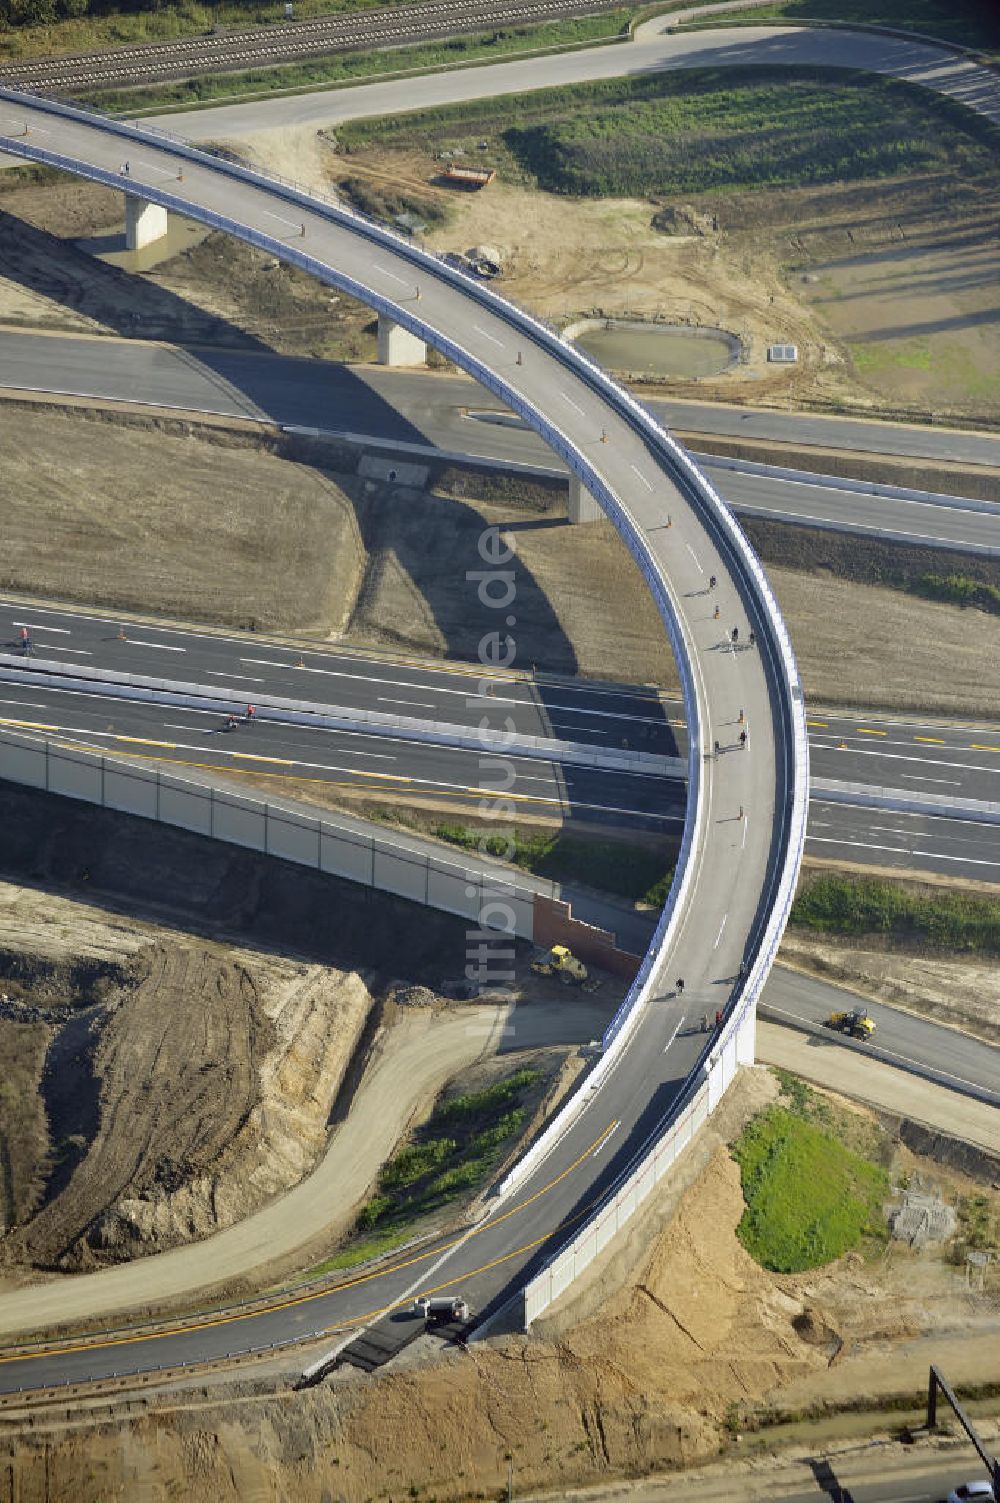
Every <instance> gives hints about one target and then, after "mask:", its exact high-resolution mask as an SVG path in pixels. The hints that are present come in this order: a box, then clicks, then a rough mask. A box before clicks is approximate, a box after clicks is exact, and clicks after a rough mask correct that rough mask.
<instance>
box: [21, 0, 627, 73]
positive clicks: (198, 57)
mask: <svg viewBox="0 0 1000 1503" xmlns="http://www.w3.org/2000/svg"><path fill="white" fill-rule="evenodd" d="M618 4H620V0H499V3H497V4H495V5H487V4H470V3H469V0H436V3H433V4H427V5H406V6H397V7H394V8H392V9H388V10H377V11H364V12H361V13H357V14H353V15H340V16H327V17H323V18H320V19H318V20H315V21H301V22H295V23H292V24H288V25H278V26H268V27H262V28H256V29H254V30H249V31H229V32H225V33H223V34H221V35H217V34H214V33H213V34H210V35H207V36H199V37H188V38H185V39H184V40H182V41H175V42H152V43H146V44H144V45H142V46H140V47H117V48H114V49H112V50H111V51H109V52H99V53H90V54H85V55H78V56H72V57H61V58H59V57H57V58H51V57H48V58H39V59H37V60H35V61H32V62H26V63H19V64H13V63H12V64H6V65H4V64H0V81H2V82H3V83H5V84H8V85H10V86H11V87H14V88H17V89H24V90H32V91H34V92H43V91H44V92H46V93H55V94H64V93H70V92H73V91H80V90H87V91H93V90H97V89H115V88H122V87H128V88H135V87H136V86H141V85H143V84H156V83H165V82H168V81H170V80H175V79H182V78H191V77H194V76H196V75H197V74H203V73H234V72H242V71H243V70H245V69H248V68H262V67H273V66H275V65H278V64H281V63H291V62H297V61H301V60H302V59H304V58H314V57H323V56H324V55H325V54H328V53H332V52H354V51H362V50H370V49H375V48H378V47H401V46H405V45H406V44H407V43H411V42H420V41H425V40H433V39H436V38H441V37H448V36H455V35H459V34H461V33H468V32H474V31H491V30H494V29H495V28H497V27H499V26H510V25H516V24H523V23H525V22H535V23H538V22H542V21H548V20H554V19H556V18H559V17H566V16H580V15H593V14H595V13H597V12H600V11H605V10H613V9H614V8H615V7H616V5H618Z"/></svg>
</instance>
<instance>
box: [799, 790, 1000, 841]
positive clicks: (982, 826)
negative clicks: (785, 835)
mask: <svg viewBox="0 0 1000 1503" xmlns="http://www.w3.org/2000/svg"><path fill="white" fill-rule="evenodd" d="M845 808H861V809H864V810H865V811H866V813H868V814H874V813H875V812H876V810H875V807H874V806H873V805H871V804H834V803H831V802H830V800H829V799H823V798H816V799H810V801H809V810H810V818H812V811H813V809H828V810H833V811H834V812H836V813H837V814H842V813H843V811H844V809H845ZM877 812H878V813H879V814H880V815H882V816H886V815H888V814H895V816H896V818H897V819H899V820H903V819H914V820H916V819H922V820H926V821H927V822H928V824H939V825H945V826H947V828H946V829H945V830H943V831H941V834H942V835H951V834H954V833H955V830H956V827H957V828H958V829H959V830H960V831H961V832H962V833H963V834H964V832H965V831H966V830H968V829H970V828H972V829H977V830H990V831H995V830H996V825H995V824H994V823H993V822H992V820H988V819H963V820H960V821H956V820H955V819H953V818H952V816H951V815H950V814H922V813H919V812H917V813H914V812H913V811H912V810H910V809H898V810H893V809H879V810H878V811H877ZM868 828H869V829H870V830H887V831H888V832H889V833H890V834H891V835H901V834H902V831H901V830H900V829H898V828H897V827H896V826H895V825H869V826H868Z"/></svg>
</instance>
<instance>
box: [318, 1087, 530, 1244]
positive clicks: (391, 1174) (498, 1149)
mask: <svg viewBox="0 0 1000 1503" xmlns="http://www.w3.org/2000/svg"><path fill="white" fill-rule="evenodd" d="M541 1079H542V1075H541V1072H540V1071H539V1070H527V1069H525V1070H516V1071H515V1072H514V1073H513V1074H512V1075H508V1076H507V1077H506V1078H505V1079H504V1080H499V1081H497V1083H496V1084H495V1085H492V1086H487V1087H486V1089H485V1090H482V1091H475V1092H472V1093H470V1094H468V1095H464V1096H453V1097H452V1098H451V1099H450V1100H447V1101H443V1102H441V1103H440V1104H439V1105H438V1106H437V1107H436V1108H435V1110H434V1112H433V1114H432V1116H431V1117H430V1119H429V1120H428V1121H427V1122H425V1123H424V1125H423V1127H422V1128H420V1129H419V1131H418V1132H417V1133H416V1135H415V1137H414V1140H413V1142H411V1143H408V1144H406V1145H405V1146H404V1147H402V1148H400V1149H398V1150H397V1152H396V1153H395V1154H394V1155H393V1157H392V1158H391V1159H390V1160H389V1162H388V1163H387V1164H386V1165H385V1167H384V1168H383V1170H382V1173H381V1174H380V1175H379V1181H378V1190H377V1191H376V1193H375V1194H374V1195H373V1196H372V1197H371V1199H370V1200H369V1201H368V1202H367V1203H366V1204H365V1205H364V1206H362V1208H361V1211H360V1212H359V1214H358V1219H357V1229H358V1231H360V1232H363V1233H372V1232H374V1233H376V1234H377V1235H376V1238H375V1243H374V1245H375V1246H376V1247H377V1248H378V1250H379V1251H384V1250H386V1248H387V1247H391V1246H393V1245H395V1244H394V1243H393V1241H392V1239H393V1238H395V1239H396V1243H398V1242H399V1241H401V1240H403V1238H404V1237H405V1236H406V1228H407V1227H408V1226H409V1225H410V1224H411V1223H412V1222H413V1221H415V1220H416V1218H417V1217H418V1216H425V1215H427V1214H428V1213H429V1212H431V1211H439V1210H441V1208H442V1207H443V1206H446V1205H448V1204H449V1203H450V1202H451V1201H453V1200H455V1199H457V1198H458V1196H460V1195H464V1194H467V1193H468V1192H469V1191H471V1190H474V1189H475V1188H476V1187H477V1186H478V1185H480V1184H481V1183H482V1182H483V1180H484V1179H485V1178H486V1176H487V1175H488V1174H489V1173H490V1170H491V1169H493V1168H495V1167H496V1165H497V1164H498V1163H499V1162H500V1160H501V1159H502V1158H503V1156H504V1154H505V1153H506V1151H507V1149H508V1147H509V1146H510V1144H511V1143H512V1141H513V1140H514V1139H515V1138H516V1137H517V1136H518V1134H519V1133H521V1132H522V1131H523V1129H524V1126H525V1123H526V1121H527V1117H528V1112H527V1108H526V1107H525V1106H524V1105H523V1104H522V1098H523V1097H524V1095H525V1094H526V1093H527V1092H528V1091H530V1090H531V1089H532V1088H533V1087H534V1086H537V1085H538V1083H539V1082H540V1081H541ZM386 1238H388V1239H389V1241H388V1242H386V1240H385V1239H386ZM365 1245H366V1246H367V1247H369V1248H370V1247H371V1246H372V1243H371V1242H367V1243H366V1244H365ZM356 1251H357V1249H356V1248H351V1249H348V1255H349V1256H351V1257H352V1258H353V1257H354V1256H355V1254H356ZM339 1256H341V1257H343V1256H344V1254H340V1255H339ZM368 1256H374V1254H372V1253H371V1252H369V1253H368ZM324 1266H325V1267H327V1266H328V1267H334V1266H339V1267H345V1266H347V1265H346V1264H344V1263H340V1264H334V1263H332V1262H331V1263H330V1264H328V1265H324Z"/></svg>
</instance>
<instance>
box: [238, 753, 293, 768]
mask: <svg viewBox="0 0 1000 1503" xmlns="http://www.w3.org/2000/svg"><path fill="white" fill-rule="evenodd" d="M229 755H230V756H231V757H242V758H243V760H244V762H280V763H281V766H282V767H294V766H295V763H294V762H290V761H289V760H288V758H287V757H259V756H257V754H256V752H230V753H229Z"/></svg>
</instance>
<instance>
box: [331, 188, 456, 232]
mask: <svg viewBox="0 0 1000 1503" xmlns="http://www.w3.org/2000/svg"><path fill="white" fill-rule="evenodd" d="M337 189H338V192H340V193H342V194H344V196H345V197H346V198H348V199H349V200H350V202H351V203H352V204H353V205H354V207H355V208H356V209H360V211H361V213H362V214H370V215H371V217H372V218H373V219H383V220H393V219H395V218H396V217H397V215H402V214H406V215H409V216H410V219H411V220H413V221H416V222H417V223H421V224H423V225H424V226H426V227H427V228H431V229H436V228H437V227H438V226H439V225H444V224H447V222H448V220H449V218H450V217H451V205H450V204H449V203H448V201H447V200H446V199H441V198H432V197H431V196H430V194H429V193H408V192H405V191H404V190H403V189H399V188H392V187H389V186H388V185H387V184H382V183H374V182H372V181H371V180H370V179H369V178H364V177H345V178H342V179H341V181H340V182H339V183H338V184H337Z"/></svg>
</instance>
